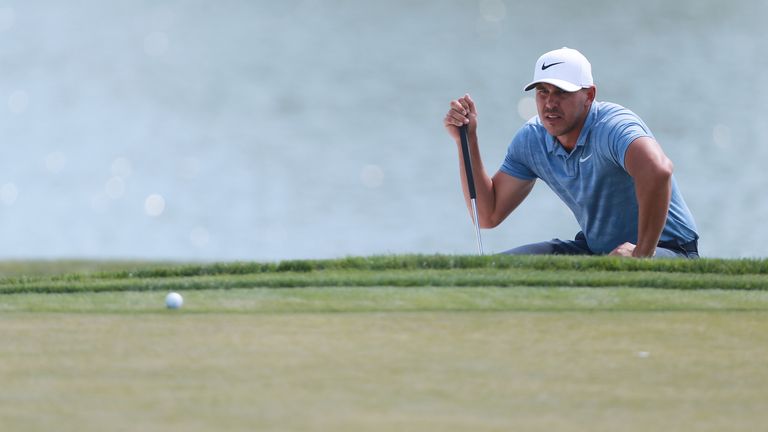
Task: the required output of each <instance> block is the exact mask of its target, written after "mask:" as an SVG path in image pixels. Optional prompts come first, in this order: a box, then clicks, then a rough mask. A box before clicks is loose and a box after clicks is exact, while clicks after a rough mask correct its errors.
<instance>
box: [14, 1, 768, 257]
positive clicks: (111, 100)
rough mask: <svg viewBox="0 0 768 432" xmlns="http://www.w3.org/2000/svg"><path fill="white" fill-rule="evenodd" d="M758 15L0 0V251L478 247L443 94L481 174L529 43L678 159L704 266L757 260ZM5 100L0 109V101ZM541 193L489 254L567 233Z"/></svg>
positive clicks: (489, 244)
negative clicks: (710, 261)
mask: <svg viewBox="0 0 768 432" xmlns="http://www.w3.org/2000/svg"><path fill="white" fill-rule="evenodd" d="M766 18H768V5H767V2H766V1H762V0H761V1H747V0H738V1H714V0H709V1H701V0H698V1H694V0H680V1H676V2H666V1H661V0H652V1H646V2H629V1H626V2H617V1H608V0H591V1H586V2H572V1H566V0H537V1H512V0H507V1H500V0H482V1H440V0H421V1H415V0H411V1H402V0H392V1H388V2H365V1H363V2H353V1H348V0H347V1H345V0H306V1H282V2H267V1H226V0H224V1H217V2H204V1H192V0H190V1H182V0H168V1H149V0H145V1H138V0H133V1H114V2H99V1H95V0H91V1H87V0H81V1H69V2H56V1H53V0H39V1H30V2H23V1H4V2H1V3H0V77H2V79H0V100H4V101H5V104H4V105H0V128H1V129H0V130H1V132H2V135H0V136H1V137H2V140H3V145H2V157H0V236H1V237H0V258H27V257H41V258H55V257H97V258H150V259H152V258H170V259H202V260H234V259H258V260H275V259H284V258H310V257H336V256H345V255H353V254H385V253H402V252H413V253H436V252H439V253H474V247H475V244H474V233H473V230H472V227H471V223H470V220H469V217H468V215H467V213H466V210H465V207H464V203H463V200H462V198H461V193H460V189H459V179H458V161H457V153H456V149H455V146H454V145H453V143H452V142H451V141H450V140H449V139H448V137H447V135H446V134H445V132H444V131H443V128H442V117H443V115H444V113H445V111H446V109H447V106H448V101H449V100H450V99H452V98H454V97H457V96H459V95H461V94H463V93H464V92H470V93H471V94H472V95H473V97H474V98H475V99H476V101H477V102H478V107H479V110H480V114H481V117H480V121H481V126H480V127H481V129H480V138H481V147H482V152H483V155H484V161H485V165H486V168H487V169H488V170H489V171H495V170H496V169H497V168H498V166H499V165H500V163H501V160H502V159H503V156H504V152H505V149H506V146H507V144H508V142H509V140H510V138H511V137H512V135H513V134H514V132H515V131H516V130H517V128H518V127H519V126H520V125H521V124H522V122H523V117H525V116H527V115H529V113H530V105H531V103H530V100H528V99H526V97H527V96H528V95H527V94H525V93H523V92H522V91H521V87H522V86H523V85H524V84H525V83H527V81H529V80H530V77H531V74H532V70H533V63H534V62H535V60H536V58H537V57H538V56H539V55H540V54H541V53H542V52H545V51H548V50H550V49H554V48H559V47H561V46H563V45H567V46H569V47H573V48H578V49H579V50H581V51H582V52H583V53H585V54H586V55H587V57H588V58H589V59H590V60H591V62H592V64H593V69H594V74H595V79H596V82H597V85H598V98H599V99H602V100H610V101H613V102H617V103H620V104H622V105H625V106H627V107H629V108H631V109H633V110H634V111H636V112H637V113H638V114H640V115H641V116H642V117H643V118H644V119H645V120H646V122H647V123H648V124H649V126H650V127H651V128H652V129H653V130H654V132H655V134H656V135H657V138H658V139H659V141H660V142H661V143H662V145H663V146H664V148H665V150H666V151H667V153H668V154H669V155H670V157H671V158H672V159H673V161H674V162H675V165H676V170H677V171H676V172H677V174H676V175H677V178H678V181H679V183H680V185H681V188H682V191H683V193H684V195H685V197H686V200H687V201H688V204H689V206H690V207H691V209H692V211H693V212H694V215H695V217H696V219H697V222H698V224H699V229H700V232H701V235H702V240H701V244H700V246H701V251H702V252H703V254H705V255H708V256H720V257H740V256H750V257H751V256H764V255H768V230H766V229H764V228H763V223H765V221H766V220H767V219H768V201H766V200H765V199H764V197H765V192H764V190H765V188H766V186H767V182H766V179H768V175H767V174H766V172H765V171H766V170H765V169H764V162H763V160H765V158H766V156H768V145H766V142H765V141H766V138H768V136H766V135H768V134H767V133H766V130H765V127H764V124H765V118H766V115H768V106H767V105H766V104H765V100H766V96H768V95H766V89H768V75H767V74H766V72H765V71H766V70H768V60H767V59H768V52H767V51H768V44H767V43H766V38H765V36H764V32H763V31H762V25H761V24H762V22H763V21H764V20H765V19H766ZM2 98H5V99H2ZM577 229H578V228H577V226H576V224H575V222H574V221H573V218H572V216H571V215H570V214H569V213H568V211H567V209H566V208H565V206H563V205H562V204H560V203H559V201H558V200H557V198H556V197H555V196H554V194H552V193H551V192H550V191H549V190H548V188H547V187H546V186H545V185H543V184H539V185H537V187H536V188H535V190H534V192H533V193H532V195H531V196H530V197H529V198H528V200H527V201H526V202H525V203H524V204H523V205H522V206H521V208H520V209H518V210H517V211H516V212H515V213H514V214H513V215H512V216H511V217H510V218H509V219H508V220H507V221H506V222H505V223H504V224H503V225H502V226H501V227H499V228H497V229H495V230H487V231H484V233H483V235H484V241H485V243H486V248H487V249H488V250H491V251H494V250H495V251H500V250H503V249H506V248H508V247H511V246H514V245H518V244H522V243H525V242H530V241H539V240H545V239H549V238H552V237H570V236H572V235H573V234H574V233H575V232H576V231H577Z"/></svg>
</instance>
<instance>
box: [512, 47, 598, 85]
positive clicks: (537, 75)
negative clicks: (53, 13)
mask: <svg viewBox="0 0 768 432" xmlns="http://www.w3.org/2000/svg"><path fill="white" fill-rule="evenodd" d="M538 83H548V84H552V85H554V86H557V87H560V88H561V89H563V90H565V91H567V92H575V91H578V90H581V89H583V88H589V87H592V86H593V85H594V81H593V80H592V65H591V64H589V60H587V58H586V57H584V55H583V54H582V53H580V52H578V51H576V50H575V49H571V48H567V47H563V48H560V49H557V50H554V51H550V52H548V53H545V54H544V55H542V56H541V57H539V60H537V61H536V68H535V69H534V71H533V82H531V83H530V84H528V85H527V86H525V91H528V90H530V89H532V88H534V87H536V84H538Z"/></svg>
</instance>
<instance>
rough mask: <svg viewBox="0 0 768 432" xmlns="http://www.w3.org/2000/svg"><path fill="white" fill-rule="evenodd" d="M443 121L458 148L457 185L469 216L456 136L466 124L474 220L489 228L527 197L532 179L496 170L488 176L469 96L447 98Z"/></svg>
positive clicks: (466, 191)
mask: <svg viewBox="0 0 768 432" xmlns="http://www.w3.org/2000/svg"><path fill="white" fill-rule="evenodd" d="M443 124H444V126H445V128H446V129H447V131H448V134H449V135H450V136H451V137H452V138H453V139H454V141H455V142H456V146H457V149H458V151H459V167H460V168H459V170H460V174H461V184H462V190H463V191H464V199H465V201H466V203H467V209H468V210H469V212H470V217H471V215H472V207H471V206H472V204H471V200H470V198H469V189H468V186H467V175H466V172H465V171H464V164H463V163H462V157H461V139H460V137H459V127H460V126H462V125H467V126H468V127H467V132H468V133H467V137H468V139H469V154H470V158H471V160H472V167H473V169H472V171H473V175H474V180H475V189H476V191H477V200H476V203H477V216H478V218H479V219H480V220H479V221H478V223H479V225H480V227H481V228H493V227H495V226H497V225H499V224H500V223H501V222H502V221H503V220H504V219H506V217H507V216H509V214H510V213H512V211H513V210H514V209H515V208H517V206H518V205H519V204H520V203H521V202H522V201H523V200H524V199H525V197H527V196H528V194H529V193H530V192H531V189H533V184H534V180H522V179H518V178H516V177H512V176H510V175H507V174H505V173H502V172H497V173H496V174H495V175H494V176H493V178H491V177H489V176H488V173H486V171H485V168H484V167H483V161H482V159H481V158H480V148H479V145H478V139H477V108H476V107H475V103H474V101H472V99H471V98H470V97H469V95H465V96H463V97H461V98H459V99H457V100H454V101H451V108H450V110H449V111H448V114H446V116H445V119H444V120H443Z"/></svg>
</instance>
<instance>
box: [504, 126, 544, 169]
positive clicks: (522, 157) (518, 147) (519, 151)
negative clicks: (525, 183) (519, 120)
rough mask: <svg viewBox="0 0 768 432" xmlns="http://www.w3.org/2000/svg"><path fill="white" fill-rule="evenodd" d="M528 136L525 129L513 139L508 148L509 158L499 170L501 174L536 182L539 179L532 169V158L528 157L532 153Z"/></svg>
mask: <svg viewBox="0 0 768 432" xmlns="http://www.w3.org/2000/svg"><path fill="white" fill-rule="evenodd" d="M528 135H529V134H528V133H527V131H526V130H525V128H523V129H521V130H519V131H518V132H517V134H515V137H514V138H512V143H510V144H509V147H508V148H507V156H506V157H505V158H504V163H502V165H501V168H500V169H499V170H500V171H501V172H503V173H504V174H508V175H511V176H512V177H517V178H519V179H522V180H534V179H536V178H537V177H538V176H537V175H536V173H534V172H533V171H532V170H531V168H530V165H529V164H530V158H529V157H526V154H527V153H529V152H530V149H529V147H528V145H527V137H528Z"/></svg>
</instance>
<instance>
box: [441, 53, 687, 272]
mask: <svg viewBox="0 0 768 432" xmlns="http://www.w3.org/2000/svg"><path fill="white" fill-rule="evenodd" d="M529 90H535V92H536V108H537V111H538V116H536V117H534V118H532V119H531V120H529V121H528V122H527V123H525V125H523V127H522V128H520V130H518V131H517V133H516V134H515V136H514V138H513V139H512V143H511V144H510V145H509V148H508V149H507V155H506V158H505V159H504V162H503V164H502V165H501V168H500V169H499V171H498V172H497V173H496V174H495V175H494V176H493V177H489V176H488V174H487V173H486V171H485V169H484V168H483V163H482V161H481V160H480V151H479V147H478V140H477V125H478V115H477V107H476V106H475V103H474V101H473V100H472V98H471V97H470V96H469V95H465V96H463V97H461V98H459V99H456V100H453V101H451V107H450V110H449V111H448V114H447V115H446V116H445V119H444V125H445V128H446V129H447V130H448V133H449V134H450V135H451V137H453V139H454V140H455V141H456V144H457V145H458V146H460V136H459V127H460V126H463V125H466V126H467V131H468V137H469V148H470V155H471V158H472V165H473V166H474V167H475V168H474V169H473V171H474V182H475V187H476V189H477V200H476V201H477V208H478V219H479V221H478V223H479V224H480V226H481V227H483V228H493V227H495V226H497V225H499V224H500V223H501V222H502V221H503V220H504V219H505V218H506V217H507V216H509V214H510V213H511V212H512V211H513V210H514V209H515V208H517V206H518V205H520V203H521V202H522V201H523V200H524V199H525V197H526V196H528V193H529V192H530V191H531V189H532V188H533V184H534V182H535V181H536V179H541V180H542V181H544V183H546V184H547V185H548V186H549V187H550V188H551V189H552V190H553V191H554V192H555V194H557V196H559V197H560V199H561V200H563V202H565V204H566V205H567V206H568V207H569V208H570V209H571V211H572V212H573V215H574V216H575V217H576V220H577V222H578V223H579V227H580V228H581V231H580V232H579V233H577V234H576V236H575V238H574V239H573V240H561V239H553V240H550V241H545V242H541V243H534V244H529V245H524V246H520V247H517V248H514V249H511V250H509V251H506V252H505V253H507V254H514V255H520V254H568V255H603V254H610V255H620V256H627V257H653V256H656V257H687V258H697V257H698V256H699V254H698V238H699V235H698V233H697V232H696V224H695V222H694V220H693V216H692V215H691V212H690V210H689V209H688V206H687V205H686V204H685V201H684V200H683V196H682V195H681V194H680V191H679V189H678V187H677V184H676V182H675V178H674V176H673V175H672V170H673V166H672V162H671V161H670V160H669V158H667V156H666V155H665V154H664V151H663V150H662V149H661V147H660V146H659V144H658V143H657V142H656V140H655V139H654V136H653V134H652V133H651V130H650V129H649V128H648V126H646V125H645V123H643V121H642V120H641V119H640V118H639V117H638V116H637V115H636V114H634V113H633V112H632V111H630V110H628V109H626V108H624V107H622V106H619V105H616V104H613V103H609V102H599V101H597V100H596V99H595V96H596V93H597V88H596V87H595V84H594V82H593V79H592V66H591V64H590V63H589V61H588V60H587V59H586V57H584V56H583V55H582V54H581V53H580V52H578V51H576V50H574V49H569V48H562V49H558V50H554V51H550V52H548V53H546V54H544V55H542V56H541V57H539V60H538V61H537V62H536V66H535V70H534V74H533V81H532V82H531V83H530V84H528V85H527V86H526V87H525V91H529ZM460 165H462V167H461V171H462V175H461V178H462V182H463V189H464V196H465V198H466V200H467V203H468V205H469V195H468V191H467V182H466V176H465V174H464V167H463V164H460Z"/></svg>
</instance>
